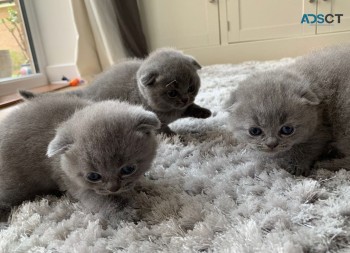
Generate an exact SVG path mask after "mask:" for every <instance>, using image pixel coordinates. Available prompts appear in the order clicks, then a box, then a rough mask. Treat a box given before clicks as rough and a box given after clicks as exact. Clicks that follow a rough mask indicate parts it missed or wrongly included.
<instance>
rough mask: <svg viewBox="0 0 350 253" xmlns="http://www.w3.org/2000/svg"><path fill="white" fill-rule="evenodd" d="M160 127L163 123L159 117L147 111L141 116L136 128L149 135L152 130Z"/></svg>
mask: <svg viewBox="0 0 350 253" xmlns="http://www.w3.org/2000/svg"><path fill="white" fill-rule="evenodd" d="M160 125H161V123H160V120H159V119H158V117H157V115H156V114H155V113H153V112H149V111H146V112H144V113H143V114H142V115H140V116H139V122H138V124H137V126H136V130H137V131H141V132H144V133H149V132H150V131H152V130H156V129H159V128H160Z"/></svg>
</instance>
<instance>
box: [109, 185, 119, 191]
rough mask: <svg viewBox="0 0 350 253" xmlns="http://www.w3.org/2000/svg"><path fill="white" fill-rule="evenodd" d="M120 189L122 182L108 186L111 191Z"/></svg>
mask: <svg viewBox="0 0 350 253" xmlns="http://www.w3.org/2000/svg"><path fill="white" fill-rule="evenodd" d="M119 189H120V184H111V185H108V186H107V190H108V191H110V192H117V191H118V190H119Z"/></svg>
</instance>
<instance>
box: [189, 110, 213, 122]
mask: <svg viewBox="0 0 350 253" xmlns="http://www.w3.org/2000/svg"><path fill="white" fill-rule="evenodd" d="M210 116H211V111H210V110H208V109H206V108H200V109H198V110H196V111H194V113H193V117H195V118H200V119H206V118H209V117H210Z"/></svg>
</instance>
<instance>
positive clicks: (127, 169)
mask: <svg viewBox="0 0 350 253" xmlns="http://www.w3.org/2000/svg"><path fill="white" fill-rule="evenodd" d="M135 170H136V168H135V167H133V166H125V167H123V168H121V169H120V173H121V174H122V175H123V176H128V175H131V174H132V173H134V171H135Z"/></svg>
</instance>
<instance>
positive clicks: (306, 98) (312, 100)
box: [301, 90, 320, 105]
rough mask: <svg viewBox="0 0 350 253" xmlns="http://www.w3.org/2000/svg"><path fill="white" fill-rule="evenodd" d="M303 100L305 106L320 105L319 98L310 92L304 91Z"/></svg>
mask: <svg viewBox="0 0 350 253" xmlns="http://www.w3.org/2000/svg"><path fill="white" fill-rule="evenodd" d="M301 100H302V102H303V103H304V104H308V105H318V104H320V100H319V98H318V97H317V96H316V94H315V93H313V92H312V91H310V90H306V91H303V92H302V93H301Z"/></svg>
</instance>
